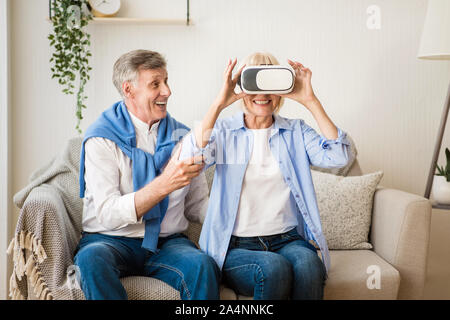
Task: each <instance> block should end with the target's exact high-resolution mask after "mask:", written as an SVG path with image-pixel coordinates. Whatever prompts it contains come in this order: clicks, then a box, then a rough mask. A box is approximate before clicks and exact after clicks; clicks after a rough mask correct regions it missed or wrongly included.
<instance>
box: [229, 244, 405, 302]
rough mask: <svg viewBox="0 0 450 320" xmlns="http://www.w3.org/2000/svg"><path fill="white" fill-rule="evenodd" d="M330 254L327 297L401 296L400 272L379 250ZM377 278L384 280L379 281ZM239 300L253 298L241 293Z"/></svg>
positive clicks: (335, 298) (326, 288)
mask: <svg viewBox="0 0 450 320" xmlns="http://www.w3.org/2000/svg"><path fill="white" fill-rule="evenodd" d="M330 256H331V269H330V271H329V272H328V279H327V281H326V283H325V291H324V299H325V300H380V299H381V300H393V299H397V293H398V288H399V285H400V273H399V272H398V271H397V270H396V269H395V268H394V267H393V266H391V265H390V264H389V263H387V262H386V261H384V260H383V259H382V258H380V256H378V255H377V254H376V253H375V252H373V251H371V250H333V251H330ZM376 278H378V279H379V280H380V281H379V282H377V279H376ZM368 282H369V284H368ZM378 283H379V286H378ZM370 288H371V289H370ZM237 299H238V300H249V299H253V298H252V297H248V296H243V295H237Z"/></svg>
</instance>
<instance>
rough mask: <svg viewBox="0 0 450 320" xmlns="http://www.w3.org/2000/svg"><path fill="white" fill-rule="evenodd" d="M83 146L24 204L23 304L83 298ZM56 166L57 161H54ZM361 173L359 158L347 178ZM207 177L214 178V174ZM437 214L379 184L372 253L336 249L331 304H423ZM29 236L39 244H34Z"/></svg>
mask: <svg viewBox="0 0 450 320" xmlns="http://www.w3.org/2000/svg"><path fill="white" fill-rule="evenodd" d="M80 144H81V140H80V139H79V138H77V139H72V140H71V141H70V142H69V144H68V146H67V147H66V148H65V150H64V151H63V152H62V153H61V154H60V155H58V157H59V158H61V159H62V160H61V159H60V160H61V162H65V163H68V164H65V165H64V168H63V169H61V170H60V169H58V170H56V171H55V172H56V173H57V174H52V175H51V178H49V179H47V180H45V179H41V180H43V181H40V180H39V181H38V182H42V184H41V185H39V186H36V187H33V188H32V189H31V188H30V190H27V191H26V193H25V194H26V197H24V196H23V198H24V201H23V203H20V207H21V214H20V217H19V222H18V226H17V229H16V238H15V239H16V240H15V244H14V246H13V245H11V247H13V249H11V250H10V251H14V252H16V251H17V252H19V253H18V254H17V253H16V254H12V256H14V255H15V256H16V258H15V260H16V261H15V267H14V272H15V273H14V274H13V277H14V282H11V283H13V286H12V290H11V294H12V295H13V297H14V298H16V299H21V298H28V299H34V298H36V297H38V298H40V299H84V295H83V293H82V291H81V290H80V289H79V288H77V287H76V285H74V281H73V278H71V277H73V273H72V272H71V271H70V270H71V267H70V265H71V264H72V258H73V251H74V249H75V247H76V245H77V243H78V240H79V237H80V232H81V214H82V211H81V210H82V202H81V200H80V199H79V197H78V193H77V192H78V188H77V181H78V171H77V170H78V169H79V160H78V159H79V156H80ZM56 162H57V160H53V161H52V164H53V165H54V164H55V163H56ZM44 169H45V168H44ZM46 170H47V171H48V170H49V169H48V168H46ZM360 174H361V170H360V167H359V164H358V162H357V161H356V162H355V163H354V164H353V166H352V168H351V170H350V173H349V174H348V175H360ZM34 176H35V177H36V176H37V175H36V174H35V175H34ZM49 177H50V176H49ZM207 177H208V179H212V174H211V172H209V174H207ZM32 178H33V177H32ZM58 179H59V180H58ZM44 180H45V181H44ZM17 203H18V202H16V204H17ZM430 216H431V204H430V202H429V200H428V199H425V198H423V197H421V196H417V195H414V194H410V193H407V192H403V191H400V190H395V189H389V188H384V187H378V188H377V190H376V192H375V195H374V205H373V216H372V226H371V232H370V242H371V243H372V244H373V250H332V251H331V252H330V254H331V269H330V271H329V275H328V279H327V282H326V286H325V299H420V298H421V297H422V293H423V288H424V282H425V274H426V261H427V260H426V259H427V250H428V242H429V230H430ZM200 230H201V225H200V224H199V223H191V224H190V226H189V230H188V231H187V234H188V236H189V237H190V238H191V239H192V240H193V241H195V242H196V241H197V240H198V237H199V233H200ZM21 233H22V235H21ZM21 237H23V239H24V240H23V239H21ZM27 239H29V242H30V243H36V244H35V245H30V246H28V247H27V245H26V243H27ZM22 240H23V241H22ZM13 242H14V241H13ZM21 244H24V246H22V247H21V246H20V245H21ZM16 246H17V248H16ZM38 248H39V250H38ZM22 252H23V258H21V254H22ZM20 261H22V266H21V262H20ZM23 264H26V265H25V266H23ZM371 266H372V267H371ZM371 268H374V269H371ZM378 271H379V274H378V273H377V272H378ZM368 272H369V273H368ZM371 276H379V280H380V286H379V288H372V289H370V287H371V286H370V283H369V285H368V280H370V279H371ZM122 283H123V284H124V286H125V288H126V290H127V293H128V296H129V298H130V299H179V293H178V292H177V291H176V290H175V289H174V288H172V287H170V286H168V285H167V284H165V283H163V282H161V281H159V280H157V279H153V278H145V277H126V278H123V279H122ZM221 299H251V297H244V296H240V295H236V294H235V292H234V291H233V290H231V289H229V288H226V287H225V286H223V285H222V288H221Z"/></svg>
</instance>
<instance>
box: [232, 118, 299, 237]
mask: <svg viewBox="0 0 450 320" xmlns="http://www.w3.org/2000/svg"><path fill="white" fill-rule="evenodd" d="M271 130H272V127H270V128H267V129H255V130H250V131H251V132H252V133H253V150H252V154H251V156H250V160H249V162H248V166H247V170H246V171H245V175H244V180H243V183H242V192H241V197H240V200H239V208H238V213H237V217H236V222H235V224H234V230H233V235H235V236H238V237H255V236H266V235H274V234H279V233H283V232H287V231H289V230H290V229H293V228H295V227H296V226H297V225H298V221H297V218H296V208H295V207H294V208H292V207H291V201H289V197H290V196H291V190H290V189H289V187H288V185H287V184H286V183H285V182H284V178H283V176H282V174H281V170H280V167H279V165H278V162H277V161H276V160H275V157H274V156H273V155H272V152H271V151H270V147H269V137H270V132H271ZM266 199H270V201H267V200H266Z"/></svg>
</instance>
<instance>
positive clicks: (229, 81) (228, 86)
mask: <svg viewBox="0 0 450 320" xmlns="http://www.w3.org/2000/svg"><path fill="white" fill-rule="evenodd" d="M236 63H237V59H234V61H233V60H231V59H230V60H229V61H228V65H227V67H226V69H225V71H224V72H223V85H222V88H221V89H220V92H219V94H218V95H217V97H216V100H215V101H214V105H216V106H217V107H219V108H220V111H222V110H223V109H225V108H226V107H228V106H229V105H231V104H232V103H234V102H235V101H237V100H239V99H241V98H242V97H244V96H245V93H244V92H241V93H239V94H236V93H235V92H234V88H235V87H236V83H237V81H238V79H239V77H240V76H241V72H242V69H244V67H245V65H244V66H242V68H240V69H239V71H238V72H237V73H236V75H235V76H234V77H233V78H232V77H231V75H232V73H233V69H234V67H235V66H236Z"/></svg>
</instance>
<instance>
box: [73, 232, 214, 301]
mask: <svg viewBox="0 0 450 320" xmlns="http://www.w3.org/2000/svg"><path fill="white" fill-rule="evenodd" d="M141 245H142V238H129V237H118V236H109V235H104V234H99V233H83V236H82V238H81V240H80V243H79V244H78V247H77V251H76V255H75V258H74V262H75V265H77V266H78V267H79V269H80V273H81V275H80V276H81V277H80V278H81V279H80V282H81V289H82V290H83V292H84V295H85V297H86V299H88V300H103V299H114V300H119V299H127V298H128V296H127V293H126V291H125V289H124V287H123V286H122V283H121V282H120V279H119V278H121V277H127V276H147V277H153V278H157V279H159V280H162V281H164V282H165V283H167V284H169V285H170V286H172V287H173V288H175V289H176V290H178V291H179V292H180V296H181V299H183V300H188V299H189V300H191V299H192V300H204V299H217V300H218V299H219V281H220V271H219V268H218V266H217V264H216V263H215V261H214V260H213V259H212V258H211V257H210V256H208V255H207V254H205V253H203V252H202V251H201V250H199V249H198V248H197V247H196V246H195V244H194V243H193V242H191V241H190V240H189V239H187V237H186V236H185V235H183V234H180V233H178V234H174V235H171V236H169V237H166V238H162V237H161V238H159V242H158V249H160V251H159V252H158V253H157V254H152V253H151V252H149V251H147V250H146V249H144V248H142V247H141Z"/></svg>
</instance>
